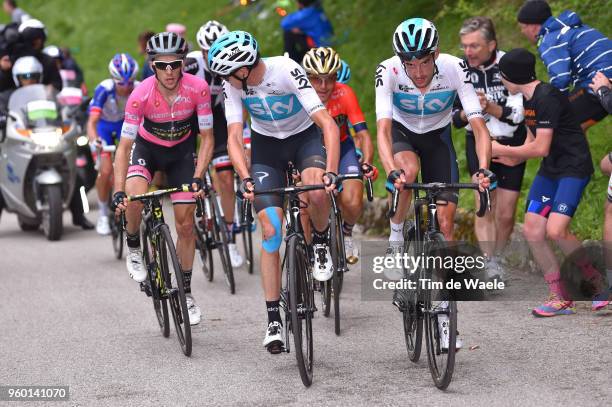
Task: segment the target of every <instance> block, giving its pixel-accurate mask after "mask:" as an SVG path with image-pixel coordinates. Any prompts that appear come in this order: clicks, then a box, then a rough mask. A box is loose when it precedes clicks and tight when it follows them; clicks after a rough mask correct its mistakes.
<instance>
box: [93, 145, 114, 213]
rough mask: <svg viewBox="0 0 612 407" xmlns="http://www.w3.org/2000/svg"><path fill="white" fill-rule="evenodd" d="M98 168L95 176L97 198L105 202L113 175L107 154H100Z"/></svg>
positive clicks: (111, 164) (111, 163)
mask: <svg viewBox="0 0 612 407" xmlns="http://www.w3.org/2000/svg"><path fill="white" fill-rule="evenodd" d="M98 159H99V160H100V169H99V170H98V176H97V177H96V191H98V200H99V201H100V202H107V201H108V196H109V194H110V190H111V179H112V176H113V162H112V161H111V157H110V155H108V154H100V155H99V156H98Z"/></svg>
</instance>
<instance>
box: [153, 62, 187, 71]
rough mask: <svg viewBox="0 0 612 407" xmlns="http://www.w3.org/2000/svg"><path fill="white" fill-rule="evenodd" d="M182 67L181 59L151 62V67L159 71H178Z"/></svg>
mask: <svg viewBox="0 0 612 407" xmlns="http://www.w3.org/2000/svg"><path fill="white" fill-rule="evenodd" d="M182 65H183V60H182V59H175V60H174V61H168V62H165V61H153V67H155V69H157V70H159V71H166V70H168V69H170V70H172V71H174V70H175V69H179V68H180V67H181V66H182Z"/></svg>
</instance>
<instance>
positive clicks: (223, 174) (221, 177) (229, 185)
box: [213, 170, 235, 223]
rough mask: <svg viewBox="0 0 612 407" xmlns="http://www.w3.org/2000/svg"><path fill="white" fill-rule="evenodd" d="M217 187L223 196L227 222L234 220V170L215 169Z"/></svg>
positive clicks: (222, 202)
mask: <svg viewBox="0 0 612 407" xmlns="http://www.w3.org/2000/svg"><path fill="white" fill-rule="evenodd" d="M213 182H214V183H215V189H216V190H217V192H218V193H219V196H220V197H221V208H222V209H223V218H224V219H225V222H226V223H230V222H231V223H233V222H234V199H235V192H234V172H233V171H230V170H224V171H215V176H214V181H213Z"/></svg>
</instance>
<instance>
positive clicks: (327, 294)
mask: <svg viewBox="0 0 612 407" xmlns="http://www.w3.org/2000/svg"><path fill="white" fill-rule="evenodd" d="M319 284H320V287H321V305H322V308H323V316H324V317H325V318H327V317H329V313H330V311H331V290H332V282H331V281H329V280H328V281H321V282H320V283H319Z"/></svg>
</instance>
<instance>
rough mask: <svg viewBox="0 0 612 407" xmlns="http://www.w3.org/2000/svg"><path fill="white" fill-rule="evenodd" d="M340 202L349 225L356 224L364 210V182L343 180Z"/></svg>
mask: <svg viewBox="0 0 612 407" xmlns="http://www.w3.org/2000/svg"><path fill="white" fill-rule="evenodd" d="M339 202H340V209H341V210H342V218H343V219H344V221H345V222H346V223H348V224H349V225H354V224H355V222H357V219H359V216H360V215H361V212H362V211H363V182H361V181H359V180H354V179H351V180H346V181H344V182H342V192H340V196H339Z"/></svg>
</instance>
